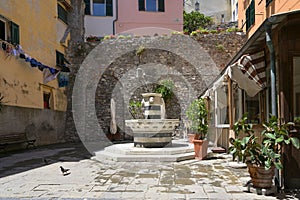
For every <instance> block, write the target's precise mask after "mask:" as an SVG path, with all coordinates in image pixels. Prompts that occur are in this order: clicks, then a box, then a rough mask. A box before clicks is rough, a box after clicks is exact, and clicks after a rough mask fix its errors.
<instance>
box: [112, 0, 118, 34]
mask: <svg viewBox="0 0 300 200" xmlns="http://www.w3.org/2000/svg"><path fill="white" fill-rule="evenodd" d="M118 10H119V9H118V0H116V18H115V19H114V21H113V35H115V34H116V21H118V16H119V15H118Z"/></svg>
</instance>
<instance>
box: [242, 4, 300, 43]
mask: <svg viewBox="0 0 300 200" xmlns="http://www.w3.org/2000/svg"><path fill="white" fill-rule="evenodd" d="M250 3H251V0H239V1H238V5H239V8H238V10H239V11H238V26H239V28H242V26H243V25H244V24H245V22H246V9H247V8H248V6H249V5H250ZM299 9H300V0H295V1H294V0H273V1H272V2H271V3H270V4H269V5H268V6H267V7H266V1H265V0H263V1H257V0H256V1H255V22H254V24H253V26H252V27H250V28H249V30H248V32H247V35H248V38H250V37H251V36H252V35H253V33H255V31H256V30H257V29H258V28H259V26H260V25H261V24H262V23H263V22H264V20H265V19H267V18H268V17H270V16H272V15H274V14H277V13H282V12H288V11H293V10H299ZM243 30H244V31H245V32H246V24H245V25H244V26H243Z"/></svg>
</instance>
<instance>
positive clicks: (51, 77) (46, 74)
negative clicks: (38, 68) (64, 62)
mask: <svg viewBox="0 0 300 200" xmlns="http://www.w3.org/2000/svg"><path fill="white" fill-rule="evenodd" d="M50 69H51V68H44V70H43V77H44V84H45V83H48V82H50V81H52V80H54V79H56V77H57V75H58V74H59V71H58V70H57V72H56V73H55V74H52V73H51V71H50Z"/></svg>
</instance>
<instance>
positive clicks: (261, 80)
mask: <svg viewBox="0 0 300 200" xmlns="http://www.w3.org/2000/svg"><path fill="white" fill-rule="evenodd" d="M225 76H229V77H230V79H231V80H232V81H234V82H236V83H237V84H238V86H239V87H240V88H241V89H243V90H245V91H246V93H247V94H248V96H250V97H253V96H255V95H256V94H257V93H258V92H259V91H261V90H262V89H263V88H265V87H266V80H267V79H266V62H265V53H264V51H260V52H257V53H254V54H250V55H249V54H247V55H242V56H241V57H240V59H238V61H236V62H235V63H233V64H232V65H230V66H228V67H227V69H226V71H225V72H224V74H223V75H222V76H221V77H220V78H219V79H218V80H216V81H215V82H214V84H213V86H212V87H211V88H209V89H208V90H207V91H206V92H205V94H204V95H203V97H204V96H210V92H212V91H215V90H216V89H217V88H218V87H220V86H221V85H222V83H223V81H224V79H225Z"/></svg>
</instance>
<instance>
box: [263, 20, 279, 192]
mask: <svg viewBox="0 0 300 200" xmlns="http://www.w3.org/2000/svg"><path fill="white" fill-rule="evenodd" d="M266 43H267V46H268V49H269V52H270V68H271V69H270V70H271V71H270V72H271V73H270V75H271V108H272V110H271V114H272V115H274V116H276V117H277V115H278V114H277V93H276V66H275V50H274V45H273V42H272V22H270V18H269V19H268V20H267V23H266ZM275 186H276V187H277V192H278V191H279V189H280V187H281V181H280V175H279V170H278V169H275Z"/></svg>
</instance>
